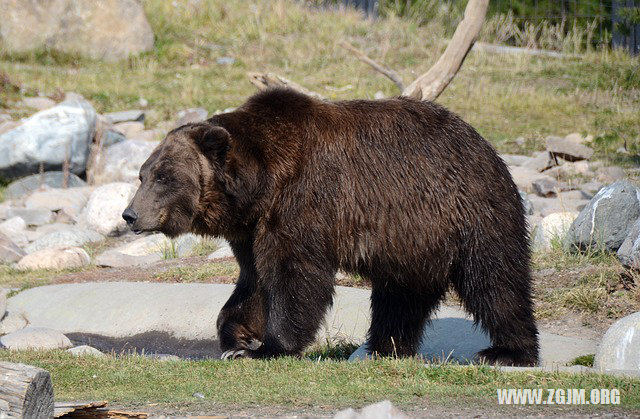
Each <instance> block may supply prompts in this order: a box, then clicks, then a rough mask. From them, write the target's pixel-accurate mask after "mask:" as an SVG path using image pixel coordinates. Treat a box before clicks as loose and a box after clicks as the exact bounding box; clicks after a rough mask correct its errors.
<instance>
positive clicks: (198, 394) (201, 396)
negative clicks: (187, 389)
mask: <svg viewBox="0 0 640 419" xmlns="http://www.w3.org/2000/svg"><path fill="white" fill-rule="evenodd" d="M193 397H195V398H196V399H204V394H202V393H193Z"/></svg>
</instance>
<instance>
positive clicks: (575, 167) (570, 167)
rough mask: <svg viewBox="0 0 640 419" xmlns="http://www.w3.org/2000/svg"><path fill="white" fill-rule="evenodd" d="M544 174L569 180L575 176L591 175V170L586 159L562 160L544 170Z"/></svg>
mask: <svg viewBox="0 0 640 419" xmlns="http://www.w3.org/2000/svg"><path fill="white" fill-rule="evenodd" d="M544 174H545V175H547V176H549V177H551V178H553V179H558V180H571V179H572V178H574V177H576V176H592V175H593V172H592V170H591V166H590V164H589V162H588V161H585V160H582V161H576V162H564V163H562V164H561V165H559V166H555V167H552V168H550V169H547V170H545V171H544Z"/></svg>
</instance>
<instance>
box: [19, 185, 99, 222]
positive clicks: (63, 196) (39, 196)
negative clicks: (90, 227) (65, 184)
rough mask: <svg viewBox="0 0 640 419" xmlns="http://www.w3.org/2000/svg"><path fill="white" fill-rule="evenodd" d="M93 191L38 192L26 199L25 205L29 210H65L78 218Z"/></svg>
mask: <svg viewBox="0 0 640 419" xmlns="http://www.w3.org/2000/svg"><path fill="white" fill-rule="evenodd" d="M92 191H93V189H92V188H90V187H85V188H67V189H49V190H44V191H36V192H34V193H32V194H31V196H29V197H28V198H27V199H26V201H25V203H24V204H25V206H26V207H27V208H47V209H48V210H50V211H60V210H64V211H65V212H66V213H67V214H69V215H72V216H76V215H78V214H79V213H80V211H82V209H83V208H84V206H85V205H86V203H87V201H88V200H89V195H90V194H91V192H92Z"/></svg>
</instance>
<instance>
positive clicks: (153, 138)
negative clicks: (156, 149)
mask: <svg viewBox="0 0 640 419" xmlns="http://www.w3.org/2000/svg"><path fill="white" fill-rule="evenodd" d="M163 137H164V133H162V132H160V130H157V129H146V130H144V131H142V132H139V133H138V134H136V136H135V137H133V138H131V139H132V140H136V141H145V142H150V143H155V144H158V142H159V141H160V140H162V138H163Z"/></svg>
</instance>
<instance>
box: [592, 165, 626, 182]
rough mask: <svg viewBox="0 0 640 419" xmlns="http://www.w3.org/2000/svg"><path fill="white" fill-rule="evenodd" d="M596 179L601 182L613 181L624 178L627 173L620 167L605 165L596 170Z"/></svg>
mask: <svg viewBox="0 0 640 419" xmlns="http://www.w3.org/2000/svg"><path fill="white" fill-rule="evenodd" d="M596 174H597V176H596V179H597V180H598V182H602V183H606V184H608V183H613V182H615V181H617V180H620V179H624V178H625V177H626V176H627V175H626V173H625V172H624V169H623V168H622V167H617V166H606V167H601V168H599V169H598V170H597V171H596Z"/></svg>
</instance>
